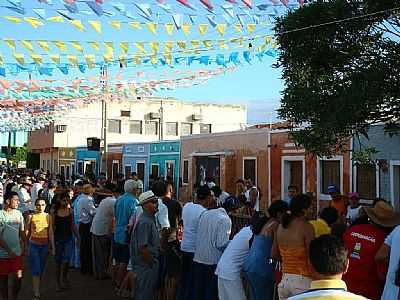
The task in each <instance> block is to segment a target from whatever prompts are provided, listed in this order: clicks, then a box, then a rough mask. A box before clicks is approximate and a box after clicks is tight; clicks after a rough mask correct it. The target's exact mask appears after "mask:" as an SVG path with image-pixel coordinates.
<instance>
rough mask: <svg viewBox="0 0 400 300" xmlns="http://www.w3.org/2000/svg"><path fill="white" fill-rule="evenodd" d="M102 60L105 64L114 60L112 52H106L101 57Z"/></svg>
mask: <svg viewBox="0 0 400 300" xmlns="http://www.w3.org/2000/svg"><path fill="white" fill-rule="evenodd" d="M103 58H104V61H105V62H107V63H110V62H112V60H113V59H114V54H113V53H112V52H108V53H106V54H104V55H103Z"/></svg>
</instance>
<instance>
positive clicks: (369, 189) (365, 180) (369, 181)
mask: <svg viewBox="0 0 400 300" xmlns="http://www.w3.org/2000/svg"><path fill="white" fill-rule="evenodd" d="M356 182H357V188H356V189H357V193H358V194H359V196H360V198H363V199H375V198H376V166H374V165H357V181H356Z"/></svg>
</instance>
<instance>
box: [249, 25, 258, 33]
mask: <svg viewBox="0 0 400 300" xmlns="http://www.w3.org/2000/svg"><path fill="white" fill-rule="evenodd" d="M255 28H256V24H247V32H248V33H253V31H254V29H255Z"/></svg>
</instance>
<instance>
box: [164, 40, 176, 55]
mask: <svg viewBox="0 0 400 300" xmlns="http://www.w3.org/2000/svg"><path fill="white" fill-rule="evenodd" d="M172 48H174V42H173V41H166V42H164V52H165V53H169V52H171V50H172Z"/></svg>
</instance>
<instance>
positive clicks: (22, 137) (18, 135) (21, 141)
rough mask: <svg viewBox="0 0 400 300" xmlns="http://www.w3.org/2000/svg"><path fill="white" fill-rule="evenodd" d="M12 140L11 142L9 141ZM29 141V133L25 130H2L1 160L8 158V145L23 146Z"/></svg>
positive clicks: (0, 136) (0, 140) (0, 137)
mask: <svg viewBox="0 0 400 300" xmlns="http://www.w3.org/2000/svg"><path fill="white" fill-rule="evenodd" d="M9 142H10V143H9ZM27 142H28V133H27V132H25V131H13V132H10V133H9V132H0V161H5V160H6V158H7V147H8V145H9V144H10V146H11V147H12V148H15V147H22V146H24V145H26V144H27Z"/></svg>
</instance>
